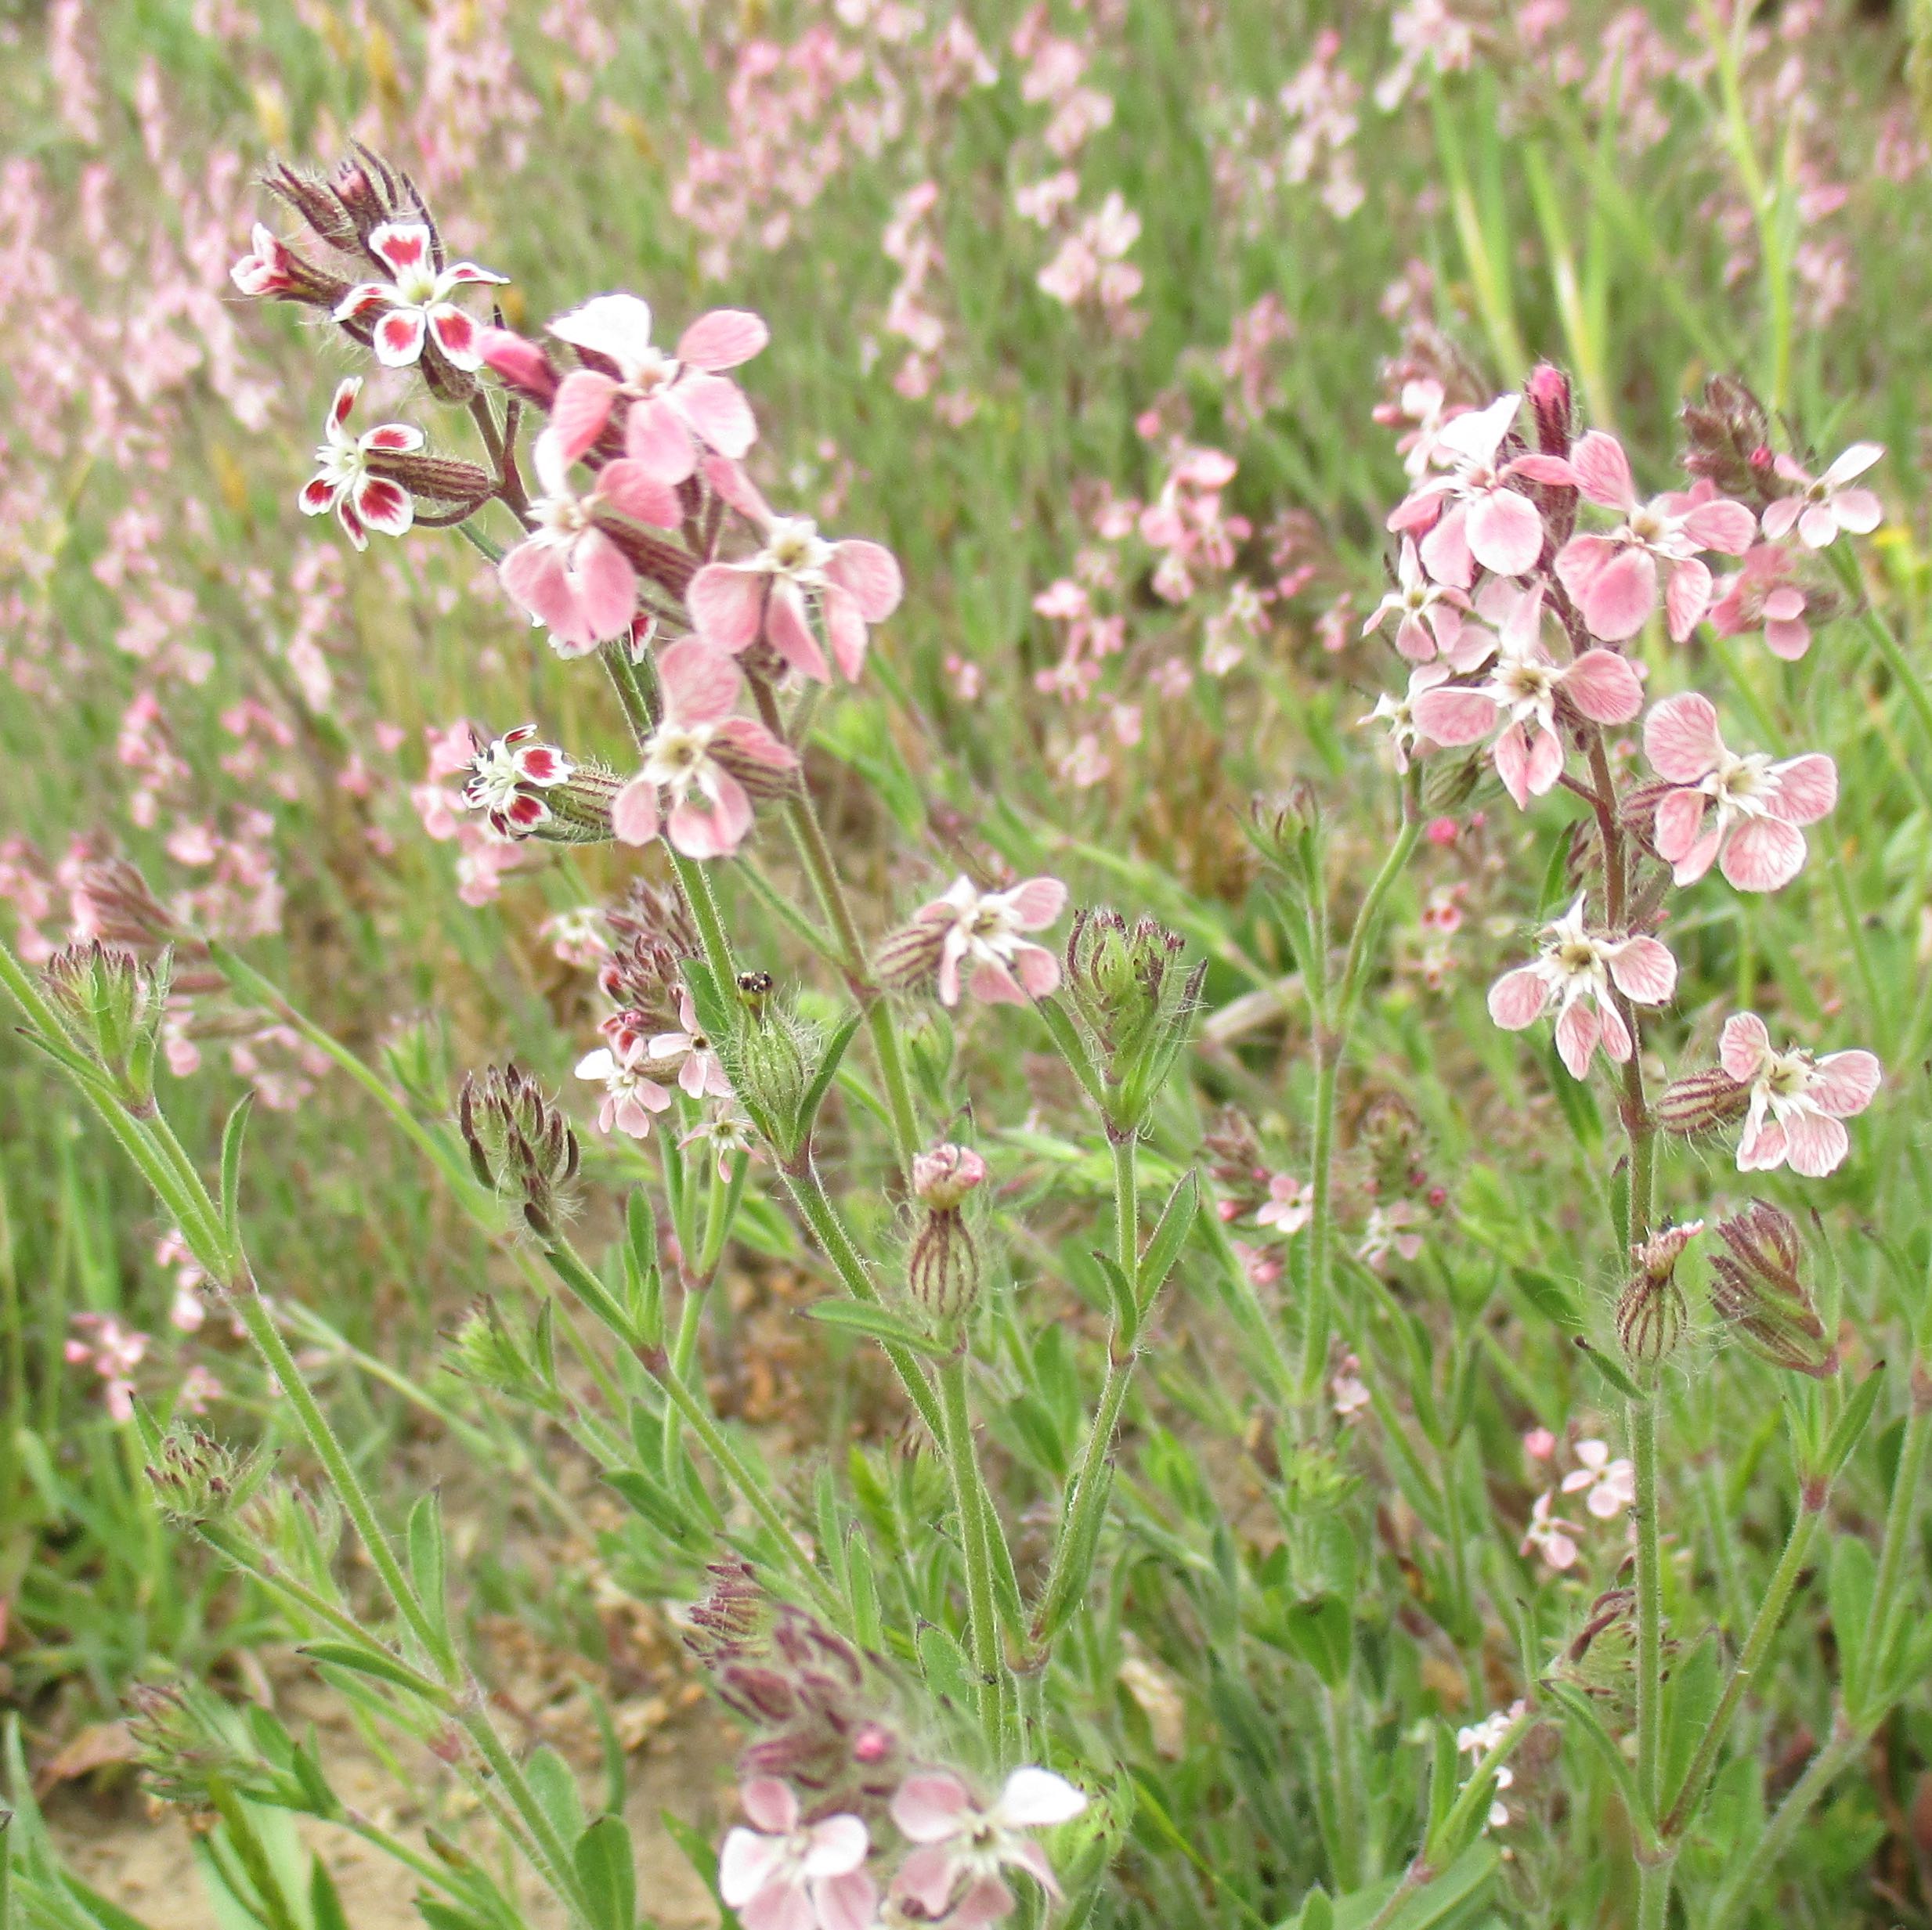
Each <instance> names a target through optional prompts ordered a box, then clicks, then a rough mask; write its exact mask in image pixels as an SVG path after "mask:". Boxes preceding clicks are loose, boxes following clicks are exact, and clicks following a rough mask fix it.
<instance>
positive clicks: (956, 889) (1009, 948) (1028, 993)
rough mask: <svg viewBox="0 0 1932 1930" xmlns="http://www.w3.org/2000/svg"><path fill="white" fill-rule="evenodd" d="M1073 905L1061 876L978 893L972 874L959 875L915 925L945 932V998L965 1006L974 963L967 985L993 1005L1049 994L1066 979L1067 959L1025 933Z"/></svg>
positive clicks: (942, 962)
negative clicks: (962, 987) (962, 995)
mask: <svg viewBox="0 0 1932 1930" xmlns="http://www.w3.org/2000/svg"><path fill="white" fill-rule="evenodd" d="M1066 908H1067V887H1066V886H1064V885H1063V884H1062V883H1061V882H1060V880H1059V879H1058V878H1028V879H1027V881H1026V882H1024V884H1020V885H1016V886H1014V887H1013V889H1012V890H1010V891H978V890H976V889H974V888H973V881H972V879H971V878H964V877H962V878H955V880H954V881H953V883H952V886H951V888H950V889H948V891H947V893H946V894H945V896H944V897H941V898H935V899H934V900H933V901H932V903H931V904H925V905H922V906H920V907H919V910H918V911H915V912H914V913H913V914H912V922H913V924H914V925H926V926H928V927H930V928H931V929H933V930H935V931H943V932H944V942H943V943H941V947H940V952H939V997H940V1002H941V1004H942V1005H958V1004H959V977H960V972H961V969H962V967H966V966H970V968H971V976H970V977H969V978H968V979H967V980H966V990H968V991H970V993H971V994H973V997H975V998H977V999H980V1000H983V1001H984V1002H985V1003H986V1004H988V1005H1024V1004H1025V1003H1026V1002H1027V999H1028V998H1029V997H1032V998H1044V997H1045V996H1046V995H1047V994H1048V993H1049V992H1050V991H1052V990H1053V988H1054V987H1055V986H1056V985H1058V984H1059V983H1060V961H1059V959H1057V958H1055V957H1054V955H1053V953H1052V952H1050V951H1048V950H1047V948H1046V947H1045V946H1044V945H1036V944H1034V943H1032V942H1031V940H1027V939H1024V938H1022V937H1021V936H1020V933H1022V932H1037V931H1040V930H1042V929H1044V928H1045V926H1047V925H1051V924H1052V923H1053V921H1054V920H1055V919H1056V918H1058V917H1059V916H1060V913H1061V912H1062V911H1064V910H1065V909H1066Z"/></svg>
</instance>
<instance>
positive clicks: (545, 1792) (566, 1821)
mask: <svg viewBox="0 0 1932 1930" xmlns="http://www.w3.org/2000/svg"><path fill="white" fill-rule="evenodd" d="M523 1774H524V1777H525V1780H527V1781H528V1782H529V1785H530V1789H531V1792H532V1794H533V1795H535V1797H536V1800H537V1802H539V1803H540V1804H541V1805H542V1806H543V1813H544V1815H546V1816H548V1817H549V1818H550V1820H551V1827H553V1828H554V1830H555V1831H556V1832H557V1834H558V1835H559V1836H561V1837H562V1838H563V1839H564V1841H565V1842H566V1843H569V1842H575V1841H576V1839H577V1838H579V1837H580V1836H581V1835H582V1834H583V1796H582V1795H580V1793H579V1792H578V1789H577V1778H576V1772H575V1771H574V1770H573V1769H572V1768H571V1766H570V1765H569V1763H568V1762H565V1760H564V1759H563V1758H562V1756H560V1755H558V1753H557V1751H555V1750H554V1749H553V1748H551V1746H550V1744H548V1743H541V1744H539V1745H538V1746H537V1747H536V1748H535V1749H533V1750H532V1751H531V1752H530V1756H529V1761H528V1762H525V1764H524V1766H523Z"/></svg>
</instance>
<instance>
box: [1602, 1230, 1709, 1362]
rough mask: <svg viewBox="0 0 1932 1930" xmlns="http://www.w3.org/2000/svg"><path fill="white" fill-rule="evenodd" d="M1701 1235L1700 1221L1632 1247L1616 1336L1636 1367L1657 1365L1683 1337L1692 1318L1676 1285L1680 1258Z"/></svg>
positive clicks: (1682, 1292)
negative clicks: (1696, 1237) (1686, 1248)
mask: <svg viewBox="0 0 1932 1930" xmlns="http://www.w3.org/2000/svg"><path fill="white" fill-rule="evenodd" d="M1703 1230H1704V1223H1703V1221H1702V1220H1692V1221H1687V1222H1686V1223H1685V1225H1681V1226H1667V1227H1665V1228H1663V1229H1662V1230H1661V1231H1660V1232H1656V1233H1653V1234H1652V1235H1651V1236H1650V1238H1649V1239H1647V1240H1643V1241H1641V1242H1640V1243H1638V1245H1636V1246H1633V1247H1631V1249H1630V1262H1631V1265H1632V1268H1633V1269H1634V1271H1633V1272H1632V1273H1631V1275H1630V1278H1629V1279H1627V1281H1625V1282H1624V1283H1623V1292H1622V1293H1620V1295H1619V1296H1618V1297H1617V1303H1616V1337H1617V1339H1618V1340H1619V1341H1620V1342H1621V1343H1622V1344H1623V1352H1624V1355H1625V1358H1627V1359H1628V1360H1629V1361H1630V1362H1631V1364H1632V1365H1635V1366H1640V1367H1654V1366H1656V1365H1657V1363H1658V1362H1659V1361H1661V1360H1663V1359H1664V1358H1666V1357H1667V1355H1670V1353H1671V1352H1672V1351H1674V1349H1675V1348H1676V1346H1677V1342H1678V1341H1679V1340H1681V1339H1682V1338H1683V1337H1684V1329H1685V1324H1686V1322H1687V1319H1688V1315H1687V1312H1686V1310H1685V1304H1684V1290H1683V1289H1682V1288H1681V1287H1680V1286H1678V1285H1677V1258H1678V1256H1679V1255H1680V1254H1682V1252H1683V1251H1684V1249H1685V1247H1686V1246H1688V1245H1689V1244H1690V1243H1691V1241H1692V1239H1693V1238H1695V1236H1696V1235H1698V1234H1699V1233H1701V1232H1703Z"/></svg>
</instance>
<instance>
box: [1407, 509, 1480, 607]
mask: <svg viewBox="0 0 1932 1930" xmlns="http://www.w3.org/2000/svg"><path fill="white" fill-rule="evenodd" d="M1418 554H1420V555H1421V558H1422V567H1423V568H1425V569H1426V570H1427V571H1428V573H1429V574H1430V575H1432V577H1434V578H1435V580H1436V582H1438V583H1447V584H1449V585H1450V586H1451V587H1452V588H1454V589H1457V590H1467V589H1468V587H1469V579H1471V577H1472V576H1473V575H1475V558H1474V557H1472V556H1471V554H1469V534H1468V514H1467V511H1466V510H1465V509H1464V506H1463V504H1461V503H1452V504H1450V507H1449V509H1448V510H1447V511H1446V513H1445V514H1443V516H1442V517H1441V518H1440V519H1439V521H1437V523H1436V525H1435V528H1433V529H1432V530H1431V531H1430V532H1428V535H1427V536H1425V537H1424V538H1423V539H1422V543H1421V549H1420V550H1419V551H1418Z"/></svg>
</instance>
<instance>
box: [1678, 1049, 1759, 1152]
mask: <svg viewBox="0 0 1932 1930" xmlns="http://www.w3.org/2000/svg"><path fill="white" fill-rule="evenodd" d="M1748 1106H1750V1088H1749V1087H1748V1086H1746V1085H1742V1084H1739V1082H1738V1081H1737V1080H1735V1079H1733V1078H1732V1077H1731V1075H1730V1074H1729V1073H1728V1072H1726V1071H1725V1070H1724V1068H1723V1067H1722V1066H1711V1067H1710V1068H1709V1069H1708V1070H1706V1071H1703V1072H1694V1073H1688V1074H1687V1075H1686V1076H1685V1077H1683V1078H1681V1079H1673V1080H1671V1081H1670V1084H1668V1085H1667V1086H1666V1087H1665V1088H1664V1089H1663V1092H1662V1093H1661V1094H1660V1095H1659V1098H1658V1100H1657V1124H1659V1126H1661V1127H1663V1129H1664V1131H1666V1132H1670V1133H1676V1134H1677V1135H1680V1136H1681V1137H1684V1138H1689V1137H1690V1136H1691V1135H1693V1134H1695V1133H1701V1132H1714V1131H1717V1128H1718V1127H1721V1126H1730V1125H1735V1124H1736V1123H1737V1121H1738V1120H1740V1119H1742V1117H1744V1114H1745V1110H1746V1108H1747V1107H1748Z"/></svg>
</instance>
